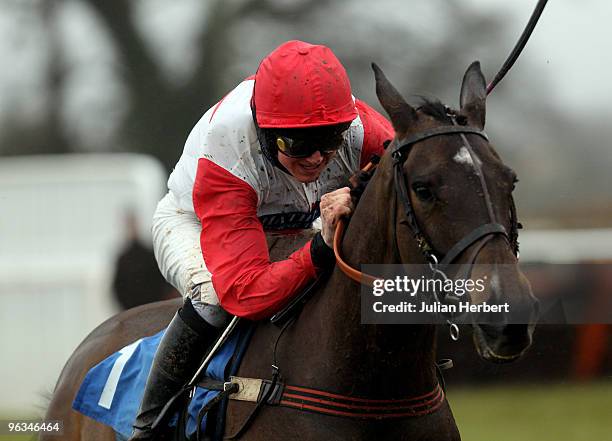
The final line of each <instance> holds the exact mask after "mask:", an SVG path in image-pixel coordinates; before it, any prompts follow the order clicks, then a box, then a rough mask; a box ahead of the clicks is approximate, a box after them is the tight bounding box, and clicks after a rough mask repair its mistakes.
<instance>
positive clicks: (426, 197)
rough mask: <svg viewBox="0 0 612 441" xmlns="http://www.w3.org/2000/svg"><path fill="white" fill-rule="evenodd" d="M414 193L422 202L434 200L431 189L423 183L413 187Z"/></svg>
mask: <svg viewBox="0 0 612 441" xmlns="http://www.w3.org/2000/svg"><path fill="white" fill-rule="evenodd" d="M412 191H414V194H416V197H417V198H419V200H420V201H421V202H431V201H433V199H434V195H433V193H432V192H431V190H430V189H429V187H428V186H427V185H425V184H422V183H418V182H417V183H415V184H413V185H412Z"/></svg>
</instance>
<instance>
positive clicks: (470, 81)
mask: <svg viewBox="0 0 612 441" xmlns="http://www.w3.org/2000/svg"><path fill="white" fill-rule="evenodd" d="M486 100H487V83H486V80H485V77H484V75H483V74H482V71H481V70H480V62H478V61H474V62H473V63H472V64H470V67H468V69H467V71H466V72H465V75H464V76H463V83H462V84H461V96H460V97H459V105H460V107H461V113H462V114H464V115H465V116H466V117H467V120H468V123H469V124H470V125H473V126H476V127H478V128H480V129H483V128H484V125H485V114H486Z"/></svg>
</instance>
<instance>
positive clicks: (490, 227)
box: [373, 62, 538, 362]
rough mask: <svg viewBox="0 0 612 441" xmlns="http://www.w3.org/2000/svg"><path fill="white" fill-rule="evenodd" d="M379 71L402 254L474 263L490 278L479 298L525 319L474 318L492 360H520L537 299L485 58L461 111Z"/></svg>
mask: <svg viewBox="0 0 612 441" xmlns="http://www.w3.org/2000/svg"><path fill="white" fill-rule="evenodd" d="M373 68H374V72H375V75H376V93H377V95H378V98H379V100H380V102H381V104H382V106H383V107H384V109H385V110H386V111H387V113H388V114H389V116H390V119H391V122H392V124H393V127H394V129H395V132H396V138H395V141H394V143H393V144H391V146H390V147H389V150H391V152H390V153H389V154H387V155H386V156H385V158H384V159H383V163H382V164H381V166H382V167H381V168H383V170H387V172H388V176H389V174H391V173H392V174H393V180H394V187H395V190H396V194H397V198H398V200H397V212H396V227H395V232H396V237H397V243H398V249H399V254H400V259H401V261H402V262H404V263H408V262H410V263H414V260H415V256H417V257H418V258H421V259H423V260H430V261H432V260H433V261H439V262H440V264H442V266H445V265H447V264H451V263H453V264H460V265H462V266H463V267H465V268H468V270H467V271H468V272H466V273H465V275H466V276H467V277H471V278H472V279H477V278H481V279H483V280H486V285H485V289H484V291H482V292H481V293H479V296H478V298H472V299H471V301H472V303H482V302H484V301H487V300H491V299H495V301H496V303H500V302H502V303H503V302H504V300H507V301H508V302H510V304H511V305H512V306H513V308H515V309H518V310H520V311H521V313H522V316H521V317H523V321H522V323H523V324H517V321H516V320H514V321H513V323H508V322H509V321H512V320H508V317H507V316H504V318H503V319H500V320H497V322H491V321H488V322H487V324H484V323H482V321H480V323H479V320H478V317H476V320H473V321H472V323H473V325H474V326H473V329H474V341H475V344H476V348H477V350H478V353H479V354H480V355H481V356H482V357H483V358H484V359H486V360H489V361H494V362H507V361H511V360H514V359H516V358H518V357H519V356H520V355H521V354H522V353H523V352H524V351H525V350H526V349H527V348H528V347H529V346H530V344H531V341H532V334H533V329H534V327H535V320H536V318H537V309H538V306H537V300H536V299H535V298H534V296H533V294H532V292H531V287H530V285H529V282H528V281H527V279H526V277H525V276H524V275H523V273H522V272H521V270H520V269H519V267H518V242H517V228H518V226H519V224H518V222H517V220H516V212H515V207H514V202H513V199H512V190H513V188H514V184H515V182H516V181H517V179H516V174H515V173H514V171H513V170H512V169H511V168H509V167H508V166H506V165H505V164H504V163H503V161H502V160H501V158H500V156H499V155H498V154H497V152H496V151H495V150H494V149H493V147H492V146H491V145H490V144H489V142H488V140H487V138H486V136H485V135H484V133H483V132H482V130H483V128H484V124H485V101H486V84H485V79H484V76H483V74H482V72H481V71H480V65H479V63H477V62H475V63H473V64H472V65H471V66H470V67H469V68H468V70H467V72H466V73H465V76H464V78H463V84H462V86H461V94H460V109H459V110H458V111H455V110H451V109H449V108H447V107H445V106H443V105H442V104H441V103H439V102H430V101H426V102H425V103H424V104H423V105H422V106H420V107H418V108H413V107H412V106H410V105H409V104H408V103H407V102H406V101H405V100H404V99H403V97H402V96H401V95H400V94H399V93H398V92H397V90H396V89H395V88H394V87H393V86H392V85H391V83H390V82H389V81H388V80H387V78H386V77H385V75H384V74H383V72H382V71H381V70H380V69H379V68H378V66H376V65H373ZM419 256H420V257H419ZM519 320H520V319H519Z"/></svg>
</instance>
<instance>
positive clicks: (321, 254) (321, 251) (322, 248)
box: [310, 231, 336, 272]
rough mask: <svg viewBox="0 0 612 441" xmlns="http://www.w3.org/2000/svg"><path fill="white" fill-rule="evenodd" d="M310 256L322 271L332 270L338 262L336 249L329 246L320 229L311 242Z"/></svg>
mask: <svg viewBox="0 0 612 441" xmlns="http://www.w3.org/2000/svg"><path fill="white" fill-rule="evenodd" d="M310 258H311V259H312V263H313V264H314V266H315V267H316V268H317V270H319V271H320V272H327V271H331V270H332V269H333V268H334V265H335V264H336V257H335V255H334V250H333V249H332V248H331V247H329V246H327V244H326V243H325V241H324V240H323V235H322V234H321V232H320V231H319V232H318V233H317V234H315V236H314V237H313V238H312V241H311V242H310Z"/></svg>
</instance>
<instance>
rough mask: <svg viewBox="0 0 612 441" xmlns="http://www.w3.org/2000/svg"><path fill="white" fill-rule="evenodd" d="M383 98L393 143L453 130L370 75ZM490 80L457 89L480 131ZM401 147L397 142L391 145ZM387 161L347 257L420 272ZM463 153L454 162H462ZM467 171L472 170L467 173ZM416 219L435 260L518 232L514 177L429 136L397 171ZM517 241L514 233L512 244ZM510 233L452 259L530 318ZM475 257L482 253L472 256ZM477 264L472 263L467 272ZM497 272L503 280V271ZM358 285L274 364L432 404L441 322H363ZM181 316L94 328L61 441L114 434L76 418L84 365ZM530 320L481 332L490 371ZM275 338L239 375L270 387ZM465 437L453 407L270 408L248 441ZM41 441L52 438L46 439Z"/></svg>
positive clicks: (485, 151)
mask: <svg viewBox="0 0 612 441" xmlns="http://www.w3.org/2000/svg"><path fill="white" fill-rule="evenodd" d="M375 72H376V88H377V95H378V97H379V100H380V102H381V104H382V106H383V107H384V108H385V110H386V111H387V113H388V114H389V116H390V118H391V121H392V123H393V126H394V128H395V131H396V141H397V140H404V139H410V137H411V136H413V135H416V134H422V133H424V132H427V131H430V130H431V129H435V128H438V127H441V126H449V124H450V122H449V116H448V114H447V109H446V108H444V106H442V105H440V104H439V103H425V104H424V105H423V106H421V107H419V108H416V109H415V108H413V107H411V106H410V105H408V104H407V103H406V102H405V101H404V100H403V98H402V97H401V96H400V95H399V94H398V93H397V91H396V90H395V89H394V88H393V86H392V85H391V84H390V83H389V82H388V80H387V79H386V78H385V77H384V75H383V74H382V72H381V71H380V70H378V69H377V68H375ZM485 96H486V93H485V82H484V78H483V76H482V73H481V72H480V68H479V65H478V64H477V63H475V64H473V65H472V66H470V68H469V69H468V71H467V72H466V75H465V77H464V81H463V85H462V90H461V109H460V110H459V111H457V112H455V116H456V121H458V122H459V124H460V125H465V126H466V127H472V128H475V129H482V128H483V126H484V119H485ZM467 140H469V144H470V147H471V149H472V150H473V152H472V153H473V156H472V160H474V159H475V160H477V161H478V162H479V163H480V166H481V170H482V173H481V175H482V176H481V177H480V178H479V177H477V176H476V174H475V170H474V168H473V167H472V166H470V164H466V161H465V160H462V157H461V155H460V150H461V149H462V148H465V146H464V143H465V141H467ZM395 145H397V142H396V143H395ZM388 150H389V151H387V153H386V154H385V155H384V157H383V158H382V160H381V162H380V164H379V166H378V169H377V171H376V173H375V174H374V176H373V177H372V179H371V181H370V183H369V184H368V186H367V188H366V190H365V192H364V194H363V196H362V197H361V200H360V202H359V204H358V206H357V208H356V210H355V213H354V214H353V216H352V219H351V221H350V224H349V225H348V228H347V231H346V235H345V238H344V241H343V246H342V252H343V254H344V257H345V259H346V261H347V262H348V263H349V264H351V265H353V266H354V267H358V266H359V264H363V263H384V264H387V263H425V262H426V260H425V257H424V256H423V253H422V252H421V249H420V248H419V246H418V245H417V241H415V238H414V235H413V233H414V232H413V229H412V228H410V225H411V224H410V222H408V221H407V219H406V212H405V210H404V206H403V204H402V201H401V199H400V198H399V196H398V193H397V189H396V183H395V182H394V169H393V167H394V165H393V158H392V157H391V156H392V155H391V152H390V151H391V150H393V148H389V149H388ZM458 154H459V157H458V156H457V155H458ZM472 165H473V164H472ZM401 167H402V168H401V172H402V176H403V178H402V179H405V184H406V188H407V189H408V197H409V199H410V202H411V206H412V208H413V210H414V218H415V220H416V223H417V224H418V226H419V227H420V230H421V233H422V234H423V235H424V236H425V237H427V238H428V239H429V241H430V243H431V245H432V247H434V248H435V249H436V250H441V251H443V252H447V251H449V250H451V249H452V247H453V244H456V243H457V242H458V241H460V240H461V239H462V238H464V237H466V236H467V235H469V234H471V233H470V232H473V231H474V230H475V229H477V228H478V227H479V226H480V225H483V224H488V223H490V222H491V216H493V217H494V218H495V219H496V220H497V222H498V223H499V224H501V225H503V226H504V227H505V230H507V231H508V232H512V231H514V229H515V226H516V225H515V222H514V219H513V216H512V213H513V206H511V204H512V202H511V201H512V198H511V192H512V188H513V183H514V180H515V176H514V173H513V172H512V170H510V169H509V168H508V167H507V166H505V165H504V164H503V162H502V160H501V159H500V157H499V155H498V154H497V153H496V152H495V150H494V149H493V148H492V147H491V145H489V143H488V142H487V141H486V140H485V139H484V138H483V137H482V136H478V135H476V134H472V133H464V134H463V135H461V136H460V135H459V134H445V135H439V136H432V137H428V138H426V139H423V140H421V141H418V142H416V143H415V144H414V145H413V146H412V150H411V152H410V155H408V156H407V158H405V162H403V163H402V165H401ZM509 236H510V237H512V235H511V234H510V235H509ZM512 242H513V241H512V240H511V239H510V240H509V238H508V235H504V234H495V235H487V237H486V238H485V239H483V240H481V239H479V240H478V241H475V243H474V244H473V245H472V244H470V245H468V246H467V247H466V248H465V249H464V250H463V251H462V252H461V253H459V255H458V258H457V259H456V262H457V263H462V262H463V263H465V262H467V263H475V264H478V263H485V262H486V263H488V264H492V268H494V269H493V270H492V271H496V273H495V274H494V276H495V277H491V278H490V279H489V280H495V286H492V285H491V286H487V290H486V293H487V295H490V296H492V295H495V296H497V297H498V298H502V299H511V300H512V302H513V303H514V304H522V305H523V306H524V307H525V308H527V309H529V310H530V311H532V312H533V314H532V315H533V316H534V317H532V318H533V319H535V311H536V302H535V300H534V298H533V296H532V294H531V289H530V286H529V283H528V282H527V280H526V279H525V277H524V276H523V274H522V273H521V271H520V270H519V268H518V266H517V264H518V262H517V258H516V257H515V250H514V249H513V246H512ZM475 250H476V251H477V252H474V251H475ZM469 259H472V260H471V261H469V262H468V260H469ZM498 266H499V267H500V268H501V267H503V268H504V270H503V271H501V270H500V271H497V270H496V269H495V268H498ZM359 292H360V291H359V285H358V284H357V283H356V282H354V281H352V280H350V279H348V278H347V277H346V276H345V275H344V274H343V273H342V272H340V271H339V270H338V269H336V270H335V271H334V273H333V274H332V275H331V277H330V278H329V279H328V281H327V282H326V283H325V284H324V285H323V286H321V287H320V288H319V290H318V292H316V293H315V294H314V296H313V297H312V299H311V300H310V301H309V303H307V304H306V306H305V307H304V309H303V311H302V312H301V314H300V316H299V319H298V320H297V321H295V322H294V323H293V324H292V325H291V326H289V327H288V328H287V329H286V332H285V333H284V334H283V336H282V338H281V339H280V341H279V344H278V347H277V351H276V363H277V365H278V366H279V367H280V370H281V372H282V375H283V380H284V381H285V382H286V383H290V384H293V385H300V386H303V387H306V388H312V389H317V390H320V391H327V392H328V393H332V394H339V395H343V396H350V397H357V399H364V400H365V399H367V400H370V401H369V402H370V403H372V402H374V400H378V401H377V402H385V400H397V399H401V398H407V397H416V396H420V395H421V396H422V395H426V394H427V393H429V392H430V391H432V390H436V389H435V388H436V386H437V377H436V370H435V326H433V325H405V326H399V325H395V326H394V325H361V323H360V317H361V316H360V296H359ZM178 306H179V302H175V301H168V302H161V303H156V304H151V305H148V306H143V307H139V308H136V309H133V310H130V311H127V312H124V313H121V314H119V315H117V316H115V317H113V318H111V319H110V320H108V321H107V322H106V323H104V324H103V325H101V326H100V327H98V328H97V329H96V330H95V331H93V332H92V333H91V334H90V335H89V336H88V337H87V338H86V339H85V341H84V342H83V343H82V344H81V345H80V346H79V348H78V349H77V350H76V351H75V353H74V354H73V356H72V357H71V358H70V360H69V361H68V363H67V365H66V367H65V368H64V370H63V372H62V374H61V376H60V379H59V382H58V384H57V386H56V389H55V393H54V396H53V399H52V401H51V404H50V406H49V410H48V413H47V415H46V418H47V419H49V420H63V421H64V427H65V435H64V438H63V439H65V440H68V441H77V440H80V441H91V440H105V441H111V440H113V439H114V438H113V433H112V431H111V430H110V429H108V428H107V427H104V426H102V425H100V424H99V423H97V422H95V421H92V420H90V419H88V418H86V417H84V416H82V415H80V414H78V413H76V412H74V411H72V410H71V403H72V400H73V399H74V396H75V394H76V392H77V390H78V387H79V385H80V383H81V381H82V379H83V377H84V375H85V373H86V372H87V371H88V369H89V368H90V367H92V366H93V365H94V364H96V363H97V362H99V361H100V360H102V359H103V358H104V357H106V356H107V355H109V354H111V353H113V352H115V351H117V350H118V349H120V348H121V347H123V346H125V345H127V344H129V343H130V342H133V341H135V340H136V339H137V338H140V337H142V336H146V335H151V334H153V333H155V332H156V331H158V330H159V329H161V328H163V327H164V326H166V324H167V323H168V322H169V320H170V318H171V316H172V315H173V313H174V312H175V310H176V309H177V307H178ZM532 331H533V324H526V325H503V324H500V325H497V326H494V325H489V326H486V327H483V326H479V325H475V326H474V337H475V338H474V342H475V344H476V348H477V350H478V353H479V354H480V355H481V356H482V357H483V358H485V359H487V360H491V361H495V362H505V361H510V360H513V359H515V358H517V357H518V356H520V355H521V354H522V353H523V352H524V351H525V350H526V349H527V347H528V346H529V345H530V344H531V335H532ZM279 332H280V331H279V329H278V328H277V327H275V326H273V325H270V324H267V323H261V324H260V325H259V326H258V328H257V330H256V332H255V335H254V337H253V339H252V341H251V344H250V346H249V348H248V350H247V352H246V354H245V357H244V360H243V362H242V365H241V367H240V370H239V372H238V375H239V376H242V377H251V378H270V375H271V367H270V366H271V364H272V362H273V347H274V343H275V342H276V340H277V337H278V334H279ZM253 406H254V404H252V403H248V402H238V401H233V400H232V401H230V404H229V406H228V418H227V423H226V431H225V433H226V435H228V434H233V433H235V431H236V430H238V428H239V427H240V426H241V425H242V423H243V422H244V420H245V419H246V418H247V416H248V414H249V413H250V412H251V411H252V409H253ZM295 438H299V439H307V440H347V439H351V440H370V439H393V440H437V441H440V440H458V439H459V438H460V437H459V433H458V430H457V427H456V425H455V421H454V418H453V415H452V413H451V410H450V407H449V405H448V403H447V402H446V400H444V401H442V403H441V405H440V406H438V407H436V410H435V411H434V412H431V413H426V414H423V415H420V416H406V417H397V418H390V419H379V418H372V419H367V418H347V417H342V416H335V415H324V414H319V413H313V412H311V413H308V412H304V411H300V410H298V409H294V408H289V407H278V406H264V407H263V408H262V409H261V411H260V413H259V414H258V415H257V417H256V418H255V419H254V421H253V424H252V425H251V426H250V427H249V429H248V430H247V431H246V432H245V433H244V435H243V436H242V437H241V439H251V440H287V439H295ZM41 439H45V438H44V437H43V438H41Z"/></svg>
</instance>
